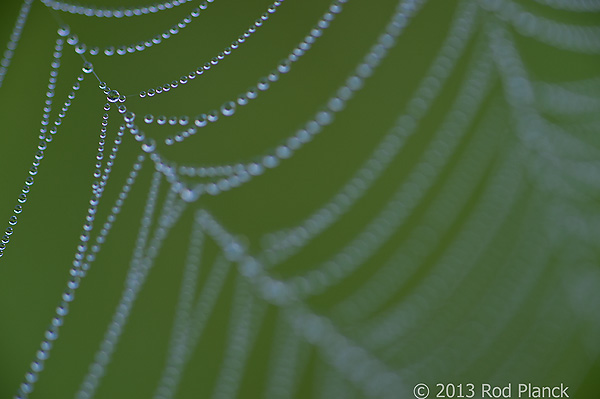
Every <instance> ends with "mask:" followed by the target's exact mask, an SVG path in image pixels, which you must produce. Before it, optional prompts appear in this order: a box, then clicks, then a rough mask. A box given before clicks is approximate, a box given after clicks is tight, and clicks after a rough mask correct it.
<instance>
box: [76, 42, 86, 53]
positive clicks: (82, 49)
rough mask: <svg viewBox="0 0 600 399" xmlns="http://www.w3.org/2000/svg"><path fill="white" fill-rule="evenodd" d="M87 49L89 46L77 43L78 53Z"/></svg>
mask: <svg viewBox="0 0 600 399" xmlns="http://www.w3.org/2000/svg"><path fill="white" fill-rule="evenodd" d="M86 49H87V47H86V45H85V44H84V43H77V45H76V46H75V52H76V53H77V54H84V53H85V50H86Z"/></svg>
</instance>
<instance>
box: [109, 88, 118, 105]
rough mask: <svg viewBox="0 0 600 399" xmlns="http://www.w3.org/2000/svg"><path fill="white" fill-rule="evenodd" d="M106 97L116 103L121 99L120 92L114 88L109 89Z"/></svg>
mask: <svg viewBox="0 0 600 399" xmlns="http://www.w3.org/2000/svg"><path fill="white" fill-rule="evenodd" d="M106 99H107V100H108V101H110V102H111V103H116V102H117V101H119V92H118V91H116V90H114V89H113V90H111V91H109V92H108V94H107V96H106Z"/></svg>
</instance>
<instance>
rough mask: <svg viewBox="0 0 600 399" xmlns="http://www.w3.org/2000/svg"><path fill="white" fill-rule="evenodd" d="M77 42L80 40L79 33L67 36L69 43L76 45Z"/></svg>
mask: <svg viewBox="0 0 600 399" xmlns="http://www.w3.org/2000/svg"><path fill="white" fill-rule="evenodd" d="M77 42H79V38H78V37H77V35H71V36H69V37H68V38H67V43H69V44H70V45H72V46H74V45H76V44H77Z"/></svg>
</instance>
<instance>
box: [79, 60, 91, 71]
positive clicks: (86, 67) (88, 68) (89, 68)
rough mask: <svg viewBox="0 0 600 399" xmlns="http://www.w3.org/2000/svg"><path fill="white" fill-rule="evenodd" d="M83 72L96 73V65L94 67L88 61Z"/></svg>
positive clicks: (84, 64)
mask: <svg viewBox="0 0 600 399" xmlns="http://www.w3.org/2000/svg"><path fill="white" fill-rule="evenodd" d="M81 70H82V71H83V72H84V73H92V72H93V71H94V65H92V63H91V62H89V61H86V62H84V63H83V67H82V68H81Z"/></svg>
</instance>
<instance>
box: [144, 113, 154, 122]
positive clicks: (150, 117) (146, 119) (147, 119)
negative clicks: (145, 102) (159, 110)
mask: <svg viewBox="0 0 600 399" xmlns="http://www.w3.org/2000/svg"><path fill="white" fill-rule="evenodd" d="M144 122H146V123H152V122H154V115H152V114H148V115H146V116H144Z"/></svg>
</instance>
